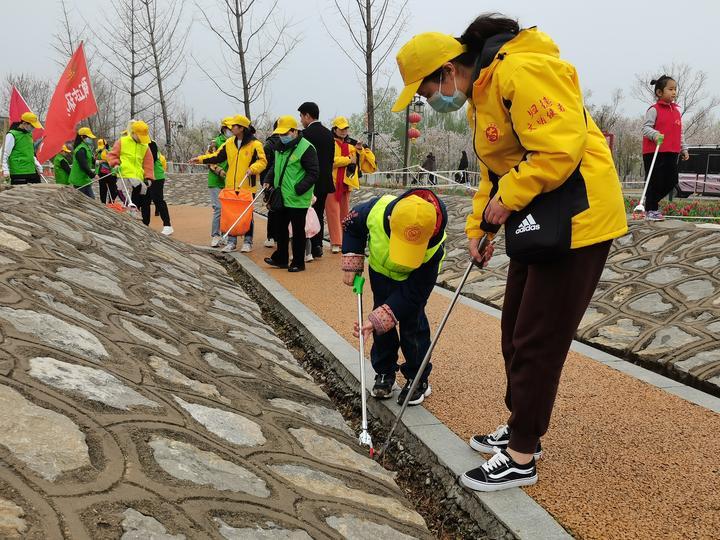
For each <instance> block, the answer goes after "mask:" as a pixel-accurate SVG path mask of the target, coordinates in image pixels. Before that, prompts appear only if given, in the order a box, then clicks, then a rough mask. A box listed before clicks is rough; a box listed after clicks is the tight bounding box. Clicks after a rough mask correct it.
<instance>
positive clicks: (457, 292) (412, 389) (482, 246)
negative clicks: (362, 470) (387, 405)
mask: <svg viewBox="0 0 720 540" xmlns="http://www.w3.org/2000/svg"><path fill="white" fill-rule="evenodd" d="M487 244H488V235H487V234H486V235H485V236H483V238H482V240H480V244H479V245H478V251H479V252H480V253H481V254H482V252H483V251H484V250H485V247H486V246H487ZM474 266H480V263H478V262H477V261H476V260H475V259H472V258H471V259H470V263H469V264H468V266H467V268H466V269H465V273H464V274H463V277H462V279H461V280H460V283H458V286H457V288H456V289H455V294H454V295H453V298H452V300H451V301H450V305H449V306H448V308H447V310H446V311H445V315H443V318H442V320H441V321H440V324H439V325H438V328H437V330H436V331H435V335H434V336H433V338H432V341H431V342H430V346H429V347H428V350H427V352H426V353H425V357H424V358H423V361H422V363H421V364H420V367H419V368H418V372H417V375H416V376H415V378H414V379H413V381H412V384H411V385H410V390H409V391H408V393H407V396H406V397H405V401H403V404H402V408H401V409H400V413H399V414H398V415H397V418H395V422H394V423H393V425H392V428H390V432H389V433H388V435H387V439H385V444H383V446H382V448H381V449H380V451H379V452H376V455H377V456H378V457H380V456H383V455H385V452H386V451H387V449H388V447H389V446H390V440H391V439H392V436H393V434H394V433H395V430H396V429H397V427H398V425H399V424H400V420H401V419H402V417H403V414H405V409H407V407H408V403H409V402H410V398H411V397H412V395H413V393H414V392H415V389H416V388H417V385H418V384H419V383H420V379H422V374H423V373H425V368H426V367H427V365H428V363H429V362H430V356H431V355H432V352H433V349H434V348H435V345H436V344H437V342H438V339H439V338H440V334H441V333H442V331H443V328H445V324H446V323H447V321H448V319H449V318H450V313H452V310H453V308H454V307H455V304H456V303H457V301H458V298H460V292H461V291H462V288H463V287H464V286H465V282H466V281H467V278H468V276H469V275H470V272H471V271H472V269H473V267H474Z"/></svg>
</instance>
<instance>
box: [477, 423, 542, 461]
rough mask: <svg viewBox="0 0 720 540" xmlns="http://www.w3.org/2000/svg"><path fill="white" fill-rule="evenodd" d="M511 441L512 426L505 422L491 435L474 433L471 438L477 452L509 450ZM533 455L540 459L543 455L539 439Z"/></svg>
mask: <svg viewBox="0 0 720 540" xmlns="http://www.w3.org/2000/svg"><path fill="white" fill-rule="evenodd" d="M509 443H510V426H508V425H507V424H503V425H502V426H498V428H497V429H496V430H495V431H493V432H492V433H490V434H489V435H473V436H472V438H471V439H470V448H472V449H473V450H475V451H476V452H482V453H484V454H492V453H493V452H497V451H498V450H507V447H508V444H509ZM533 456H535V459H540V456H542V446H541V445H540V442H539V441H538V445H537V449H536V450H535V452H534V453H533Z"/></svg>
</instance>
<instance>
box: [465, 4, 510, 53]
mask: <svg viewBox="0 0 720 540" xmlns="http://www.w3.org/2000/svg"><path fill="white" fill-rule="evenodd" d="M518 32H520V25H519V24H518V22H517V21H516V20H515V19H510V18H508V17H505V16H504V15H502V14H501V13H483V14H482V15H480V16H479V17H478V18H477V19H475V20H474V21H473V22H471V23H470V26H468V27H467V28H466V29H465V32H463V34H462V36H460V38H458V41H460V43H462V44H463V45H465V46H467V48H468V52H469V53H473V54H474V55H475V56H477V55H478V54H480V52H481V51H482V50H483V47H484V45H485V41H486V40H487V39H488V38H489V37H492V36H496V35H498V34H517V33H518Z"/></svg>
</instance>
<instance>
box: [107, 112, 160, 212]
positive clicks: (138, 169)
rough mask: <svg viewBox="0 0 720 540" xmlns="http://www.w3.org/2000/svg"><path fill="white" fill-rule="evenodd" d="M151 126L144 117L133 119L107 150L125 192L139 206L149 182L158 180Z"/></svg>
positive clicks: (110, 163) (108, 158)
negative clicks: (151, 142)
mask: <svg viewBox="0 0 720 540" xmlns="http://www.w3.org/2000/svg"><path fill="white" fill-rule="evenodd" d="M150 140H151V139H150V128H149V127H148V125H147V124H146V123H145V122H143V121H142V120H131V121H130V125H129V126H128V129H127V133H126V134H125V135H123V136H121V137H120V138H119V139H118V140H117V141H115V144H114V145H113V147H112V150H110V151H109V152H108V153H107V161H108V164H109V165H110V166H111V167H113V169H114V171H115V172H116V176H117V177H118V178H119V179H120V182H121V185H122V186H123V189H124V190H127V189H129V188H128V185H130V186H131V188H132V192H131V193H127V191H126V193H125V197H126V198H128V197H129V198H130V200H131V201H132V203H133V204H134V205H135V207H136V208H142V206H143V200H144V197H145V194H146V193H147V189H148V184H149V182H152V181H153V180H154V179H155V160H154V159H153V156H152V152H150V147H149V145H150Z"/></svg>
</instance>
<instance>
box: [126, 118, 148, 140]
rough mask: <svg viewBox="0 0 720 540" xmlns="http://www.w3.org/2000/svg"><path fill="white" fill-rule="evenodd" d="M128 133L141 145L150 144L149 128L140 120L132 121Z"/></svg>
mask: <svg viewBox="0 0 720 540" xmlns="http://www.w3.org/2000/svg"><path fill="white" fill-rule="evenodd" d="M130 131H131V132H132V134H133V135H137V138H138V139H139V140H140V142H141V143H142V144H150V128H149V127H148V125H147V124H146V123H145V122H143V121H142V120H134V121H133V122H132V123H131V124H130Z"/></svg>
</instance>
